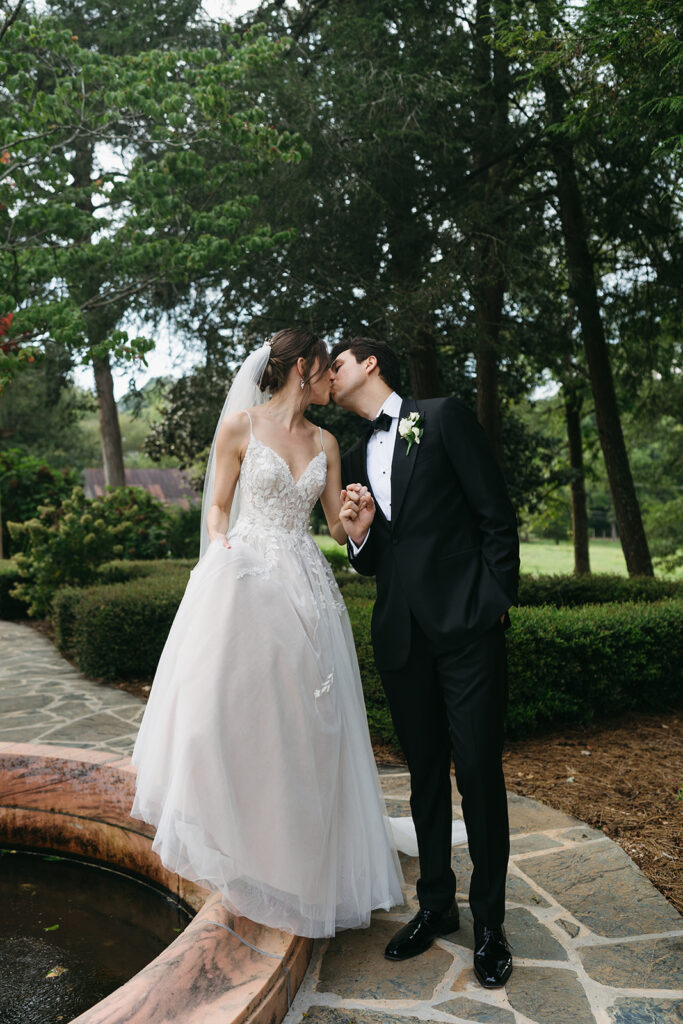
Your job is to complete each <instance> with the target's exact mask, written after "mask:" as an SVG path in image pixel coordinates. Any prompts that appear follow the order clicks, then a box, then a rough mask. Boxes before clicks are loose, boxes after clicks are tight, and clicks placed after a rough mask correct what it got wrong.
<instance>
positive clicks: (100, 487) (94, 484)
mask: <svg viewBox="0 0 683 1024" xmlns="http://www.w3.org/2000/svg"><path fill="white" fill-rule="evenodd" d="M125 473H126V486H128V487H144V488H145V490H146V491H149V493H150V494H152V495H153V496H154V497H155V498H158V499H159V501H163V503H164V505H181V506H182V508H189V507H190V505H199V504H200V503H201V500H202V496H201V494H199V493H198V492H197V491H195V490H194V488H193V487H191V486H190V483H189V481H188V479H187V477H186V476H185V474H184V473H183V471H182V470H180V469H127V470H126V471H125ZM83 478H84V480H83V487H84V490H85V496H86V498H98V497H100V495H102V494H104V492H105V485H104V470H103V469H85V470H83Z"/></svg>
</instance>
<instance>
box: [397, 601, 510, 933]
mask: <svg viewBox="0 0 683 1024" xmlns="http://www.w3.org/2000/svg"><path fill="white" fill-rule="evenodd" d="M411 630H412V636H411V645H410V654H409V657H408V661H407V663H406V664H405V665H404V666H402V667H401V668H400V669H395V670H391V671H383V672H381V679H382V685H383V687H384V692H385V694H386V697H387V701H388V704H389V709H390V712H391V717H392V720H393V723H394V728H395V730H396V734H397V736H398V739H399V742H400V744H401V746H402V748H403V752H404V754H405V756H406V759H407V761H408V768H409V770H410V777H411V799H410V806H411V811H412V816H413V820H414V822H415V829H416V832H417V843H418V850H419V857H420V879H419V881H418V883H417V895H418V899H419V901H420V907H421V908H422V909H425V910H436V911H442V910H445V909H446V908H447V907H448V906H449V904H450V902H451V901H452V899H453V897H454V895H455V886H456V880H455V875H454V873H453V870H452V867H451V821H452V811H451V779H450V767H451V759H452V760H453V763H454V766H455V778H456V783H457V786H458V790H459V791H460V795H461V796H462V810H463V817H464V819H465V825H466V826H467V836H468V844H469V851H470V856H471V858H472V864H473V873H472V880H471V883H470V907H471V909H472V914H473V915H474V917H475V918H476V919H477V920H478V921H480V922H481V923H482V924H484V925H487V926H489V927H496V926H497V925H500V924H502V922H503V917H504V914H505V877H506V873H507V864H508V858H509V853H510V839H509V826H508V812H507V795H506V791H505V780H504V777H503V767H502V750H503V721H504V716H505V710H506V705H507V671H506V652H505V634H504V629H503V626H502V625H501V624H500V623H496V624H495V625H494V626H493V627H492V628H491V629H489V630H487V631H486V632H485V633H483V634H481V635H479V636H477V637H476V638H475V639H473V640H472V641H471V642H469V643H466V644H462V645H460V646H458V647H453V648H450V649H444V650H437V649H435V646H434V644H433V643H432V642H431V641H430V640H429V639H428V638H427V637H426V636H425V634H424V632H423V631H422V630H421V628H420V626H419V625H418V623H417V621H416V620H415V618H414V616H411Z"/></svg>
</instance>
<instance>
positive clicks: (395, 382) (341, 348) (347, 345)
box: [330, 338, 401, 391]
mask: <svg viewBox="0 0 683 1024" xmlns="http://www.w3.org/2000/svg"><path fill="white" fill-rule="evenodd" d="M349 350H350V351H351V353H352V355H353V357H354V359H355V360H356V362H357V363H362V362H363V360H364V359H367V358H368V356H374V357H375V359H376V360H377V368H378V370H379V375H380V377H381V378H382V380H383V381H384V383H385V384H386V385H387V386H388V387H390V388H391V390H392V391H400V390H401V364H400V363H399V361H398V356H397V355H396V353H395V352H394V350H393V349H392V348H390V347H389V346H388V345H387V343H386V341H376V340H375V339H374V338H345V339H344V341H340V342H338V343H337V344H336V345H335V346H334V348H333V349H332V351H331V353H330V362H332V363H334V361H335V359H336V358H337V357H338V356H340V355H341V354H342V352H348V351H349Z"/></svg>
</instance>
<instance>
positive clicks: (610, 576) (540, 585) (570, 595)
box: [519, 573, 683, 607]
mask: <svg viewBox="0 0 683 1024" xmlns="http://www.w3.org/2000/svg"><path fill="white" fill-rule="evenodd" d="M667 597H683V582H680V581H674V580H659V579H654V577H652V576H619V575H617V574H616V573H594V574H592V575H591V576H573V575H556V576H528V575H526V574H524V575H522V576H521V578H520V581H519V604H520V605H521V606H523V607H533V606H537V605H543V604H552V605H555V606H556V607H563V606H567V607H573V606H575V605H580V604H608V603H611V602H614V601H618V602H622V601H661V600H663V599H664V598H667Z"/></svg>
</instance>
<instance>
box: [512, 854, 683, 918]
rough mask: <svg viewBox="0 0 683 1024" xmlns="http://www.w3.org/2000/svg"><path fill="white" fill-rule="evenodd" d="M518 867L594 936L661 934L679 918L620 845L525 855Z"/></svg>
mask: <svg viewBox="0 0 683 1024" xmlns="http://www.w3.org/2000/svg"><path fill="white" fill-rule="evenodd" d="M519 867H520V869H521V870H522V871H523V872H524V874H525V875H527V877H528V878H530V879H532V881H534V882H535V883H536V884H537V885H538V886H540V887H542V888H543V889H544V890H545V891H546V892H549V893H550V894H551V895H552V896H553V898H554V899H556V900H557V901H558V902H561V903H562V905H563V906H565V907H566V908H567V910H570V911H571V913H572V914H573V916H574V917H576V918H577V920H579V921H581V923H582V924H584V925H585V926H586V927H587V928H589V929H590V930H591V931H593V932H595V933H596V934H597V935H604V936H608V937H611V938H616V937H621V936H624V935H634V934H635V935H638V934H645V933H656V932H665V931H669V930H670V929H675V928H678V927H680V925H681V917H680V915H679V914H678V912H677V911H676V910H675V909H674V907H672V905H671V904H670V903H668V902H667V900H666V899H665V898H664V896H662V895H661V893H659V892H657V890H656V889H655V888H654V886H653V885H652V883H651V882H650V880H649V879H648V878H647V877H646V876H645V875H644V874H643V873H642V871H641V870H640V869H639V868H638V867H636V865H635V864H634V863H633V861H632V860H631V858H630V857H629V856H628V855H627V854H626V853H624V851H623V850H622V849H621V847H620V846H617V844H616V843H613V842H612V841H611V840H610V839H607V838H606V837H605V836H602V837H601V838H600V840H599V841H597V842H594V843H590V844H588V843H582V844H581V846H580V847H579V848H578V849H577V848H575V847H574V848H571V847H570V848H568V849H564V850H556V851H553V852H552V853H550V854H543V855H542V856H539V857H527V858H525V859H524V861H522V862H520V863H519Z"/></svg>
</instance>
